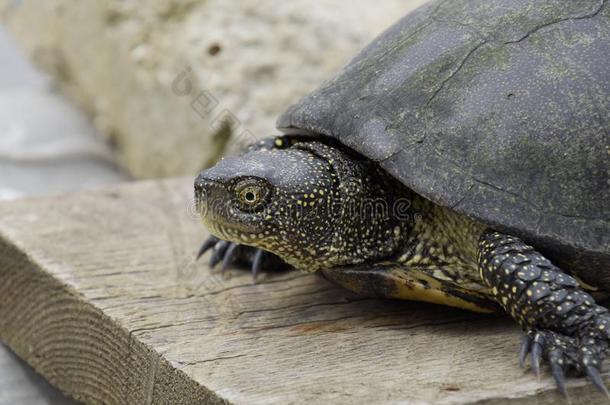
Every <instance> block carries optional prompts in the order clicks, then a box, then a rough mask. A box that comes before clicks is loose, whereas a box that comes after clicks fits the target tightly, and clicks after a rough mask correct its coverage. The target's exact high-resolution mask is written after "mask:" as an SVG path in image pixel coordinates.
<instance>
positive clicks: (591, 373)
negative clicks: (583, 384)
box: [586, 366, 610, 399]
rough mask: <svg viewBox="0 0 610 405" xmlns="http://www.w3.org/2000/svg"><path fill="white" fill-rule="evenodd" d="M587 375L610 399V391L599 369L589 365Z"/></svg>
mask: <svg viewBox="0 0 610 405" xmlns="http://www.w3.org/2000/svg"><path fill="white" fill-rule="evenodd" d="M586 370H587V376H588V377H589V380H590V381H591V382H592V383H593V385H595V388H597V389H598V390H599V392H601V393H602V394H604V395H606V397H607V398H608V399H610V393H609V392H608V387H606V384H605V383H604V380H603V379H602V376H601V374H600V372H599V369H598V368H597V367H594V366H587V369H586Z"/></svg>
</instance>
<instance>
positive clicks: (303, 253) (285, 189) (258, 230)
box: [195, 142, 408, 271]
mask: <svg viewBox="0 0 610 405" xmlns="http://www.w3.org/2000/svg"><path fill="white" fill-rule="evenodd" d="M388 177H389V176H388V175H385V174H382V173H381V171H380V170H379V169H377V168H376V166H374V165H373V164H371V163H370V162H368V161H365V160H364V159H358V158H357V157H356V156H354V155H353V154H350V153H349V152H348V151H345V150H342V149H340V148H337V147H334V146H329V145H326V144H324V143H321V142H302V143H297V144H295V145H292V146H291V147H289V148H285V149H259V150H253V151H250V152H247V153H245V154H244V155H241V156H238V157H229V158H225V159H223V160H221V161H220V162H218V163H217V164H216V166H214V167H212V168H210V169H207V170H204V171H203V172H201V173H200V174H199V176H198V177H197V179H196V181H195V197H196V201H197V206H198V210H199V212H200V213H201V215H202V218H203V222H204V224H205V225H206V226H207V227H208V228H209V230H210V232H211V233H212V234H214V235H215V236H217V237H219V238H221V239H224V240H228V241H231V242H236V243H239V244H244V245H249V246H254V247H258V248H262V249H264V250H267V251H270V252H272V253H274V254H276V255H278V256H280V257H281V258H282V259H284V260H285V261H286V262H287V263H289V264H291V265H293V266H294V267H296V268H298V269H301V270H305V271H316V270H319V269H322V268H331V267H335V266H339V265H347V264H354V263H361V262H364V261H366V260H369V259H373V258H377V257H380V256H387V255H388V254H391V253H392V251H394V250H395V248H396V247H397V245H398V243H399V241H398V240H399V239H400V238H401V236H402V235H403V234H404V233H405V225H406V223H407V222H408V221H405V218H395V217H393V216H392V215H389V209H388V207H389V206H390V205H391V204H392V203H393V202H394V200H395V199H396V198H395V190H396V189H395V188H394V189H393V188H392V187H386V186H387V184H386V181H385V180H386V179H385V178H388ZM373 206H376V207H377V210H378V211H379V210H381V211H383V212H373V210H374V207H373ZM367 207H368V208H367Z"/></svg>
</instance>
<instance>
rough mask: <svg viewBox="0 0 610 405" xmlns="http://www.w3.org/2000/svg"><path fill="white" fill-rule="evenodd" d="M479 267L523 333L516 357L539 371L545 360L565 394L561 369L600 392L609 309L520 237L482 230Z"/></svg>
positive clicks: (608, 336)
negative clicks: (518, 354)
mask: <svg viewBox="0 0 610 405" xmlns="http://www.w3.org/2000/svg"><path fill="white" fill-rule="evenodd" d="M478 261H479V269H480V274H481V278H482V280H483V282H484V283H485V285H486V286H487V287H488V288H490V290H491V293H492V295H493V297H494V298H495V300H496V301H497V302H498V303H499V304H500V305H501V306H502V307H503V308H504V309H505V310H506V312H508V313H509V314H510V315H511V316H512V317H513V318H514V319H515V320H516V321H517V322H519V324H520V325H521V326H522V327H523V329H524V330H525V331H526V337H525V339H524V341H523V344H522V348H521V354H520V361H521V363H522V364H523V362H524V360H525V358H526V357H527V355H528V354H529V355H530V356H531V364H532V369H533V370H534V371H535V372H536V374H538V373H539V370H540V363H541V361H543V360H544V361H546V362H548V364H549V365H550V367H551V371H552V373H553V376H554V378H555V381H556V382H557V386H558V388H559V389H560V390H561V392H562V394H563V395H564V396H566V390H565V373H566V372H568V371H574V372H576V373H577V374H579V375H587V376H588V377H589V379H590V380H591V382H593V384H594V385H595V386H596V387H597V388H598V389H599V390H600V391H602V392H603V393H605V394H606V395H608V390H607V388H606V386H605V385H604V383H603V381H602V379H601V377H600V371H599V369H600V367H601V365H602V361H603V360H604V358H605V357H606V356H607V354H608V351H609V350H608V349H609V347H610V313H609V312H608V309H606V308H604V307H602V306H600V305H597V304H596V303H595V300H594V299H593V297H591V296H590V295H589V294H588V293H586V292H585V291H583V290H582V289H581V288H580V286H579V284H578V282H577V281H576V280H575V279H574V278H573V277H571V276H569V275H568V274H566V273H564V272H562V271H561V269H559V268H558V267H556V266H554V265H553V264H552V263H551V262H550V261H549V260H547V259H546V258H545V257H544V256H542V255H541V254H540V253H538V252H537V251H536V250H534V249H533V248H532V247H531V246H528V245H526V244H525V243H523V242H522V241H521V240H520V239H518V238H514V237H511V236H508V235H504V234H501V233H498V232H494V231H490V230H488V231H485V232H484V233H483V235H482V236H481V238H480V239H479V250H478Z"/></svg>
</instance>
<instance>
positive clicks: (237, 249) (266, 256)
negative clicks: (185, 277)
mask: <svg viewBox="0 0 610 405" xmlns="http://www.w3.org/2000/svg"><path fill="white" fill-rule="evenodd" d="M210 250H211V251H212V255H211V256H210V262H209V266H210V267H211V268H214V267H216V266H217V265H218V264H219V263H221V262H222V267H221V270H220V271H221V273H224V272H225V271H226V269H227V268H228V267H229V265H230V264H233V263H238V264H243V265H246V266H248V267H250V270H251V272H252V279H253V281H254V282H255V283H256V278H257V276H258V274H259V273H260V272H261V270H262V269H265V270H279V269H286V268H288V265H287V264H286V263H285V262H284V261H283V260H282V259H280V258H279V257H278V256H276V255H274V254H273V253H269V252H267V251H264V250H263V249H258V248H255V247H251V246H246V245H240V244H237V243H233V242H228V241H226V240H222V239H219V238H217V237H216V236H209V237H208V238H207V239H206V240H205V242H203V245H201V248H199V252H198V253H197V260H199V259H200V258H201V256H203V255H204V254H205V253H206V252H208V251H210Z"/></svg>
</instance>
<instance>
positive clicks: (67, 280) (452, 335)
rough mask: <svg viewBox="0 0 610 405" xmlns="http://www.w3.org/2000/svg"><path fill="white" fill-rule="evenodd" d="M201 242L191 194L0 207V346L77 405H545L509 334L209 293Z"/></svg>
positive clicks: (455, 320)
mask: <svg viewBox="0 0 610 405" xmlns="http://www.w3.org/2000/svg"><path fill="white" fill-rule="evenodd" d="M205 236H206V234H205V231H204V229H203V227H202V226H201V224H200V222H199V220H198V218H197V217H196V215H195V214H194V210H193V207H192V203H191V179H178V180H171V181H162V182H159V181H150V182H142V183H133V184H129V185H125V186H120V187H116V188H112V189H106V190H100V191H95V192H84V193H79V194H71V195H61V196H55V197H44V198H34V199H27V200H22V201H15V202H10V203H2V204H0V339H1V340H2V341H4V342H6V343H7V344H8V345H10V347H11V348H12V349H13V350H14V351H15V352H16V353H18V354H19V356H21V357H22V358H24V359H25V360H26V361H27V362H29V363H30V364H31V365H32V366H34V367H35V368H36V369H37V370H38V371H39V372H40V373H42V374H43V375H44V376H45V377H46V378H48V379H49V380H50V381H51V382H52V383H53V384H55V385H56V386H58V387H59V388H61V389H62V390H63V391H65V392H67V393H69V394H70V395H72V396H74V397H75V398H77V399H81V400H84V401H86V402H90V403H102V402H105V403H173V404H178V403H201V402H210V403H213V402H223V401H227V402H231V403H238V404H273V403H306V402H313V403H329V402H332V403H352V402H354V401H356V402H376V403H395V402H397V401H405V402H407V403H435V404H465V403H474V402H477V401H482V403H486V404H487V403H489V404H492V403H493V404H505V403H549V404H550V403H554V402H556V401H558V400H559V396H558V395H557V393H556V391H555V390H554V389H553V383H552V381H551V379H550V377H549V376H548V374H549V373H548V370H545V373H544V376H543V378H542V379H541V381H540V382H537V381H536V379H535V378H534V377H533V376H532V373H531V372H523V371H522V370H520V369H519V367H518V365H517V359H516V357H517V350H518V341H519V336H520V332H519V330H518V328H517V327H516V326H515V324H514V323H513V322H512V321H511V320H509V319H508V318H505V317H503V316H490V315H479V314H472V313H467V312H464V311H460V310H457V309H451V308H447V307H442V306H434V305H428V304H422V303H414V302H399V301H384V300H374V299H363V298H359V297H357V296H355V295H353V294H352V293H350V292H347V291H344V290H342V289H340V288H338V287H335V286H333V285H331V284H329V283H328V282H327V281H326V280H324V279H322V278H320V277H317V276H315V275H306V274H301V273H296V272H287V273H283V274H275V275H266V276H265V278H264V279H263V280H261V281H260V282H259V284H256V285H254V284H252V283H251V278H250V275H249V274H248V273H247V272H241V271H239V270H232V272H231V273H232V277H230V278H228V279H227V278H223V277H221V276H220V275H219V274H217V273H212V272H210V270H209V269H208V268H207V267H206V266H205V264H204V263H203V262H200V263H196V262H195V261H194V254H195V252H196V250H197V247H198V245H199V243H200V242H201V241H202V240H203V239H204V238H205ZM569 392H570V394H571V396H572V399H573V403H575V404H577V403H583V404H584V403H588V404H591V403H597V402H601V401H603V400H604V398H603V397H602V396H601V395H600V394H598V393H597V392H595V390H594V389H592V387H591V386H588V385H586V382H585V380H584V379H574V380H571V382H570V384H569ZM603 403H605V402H603Z"/></svg>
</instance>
